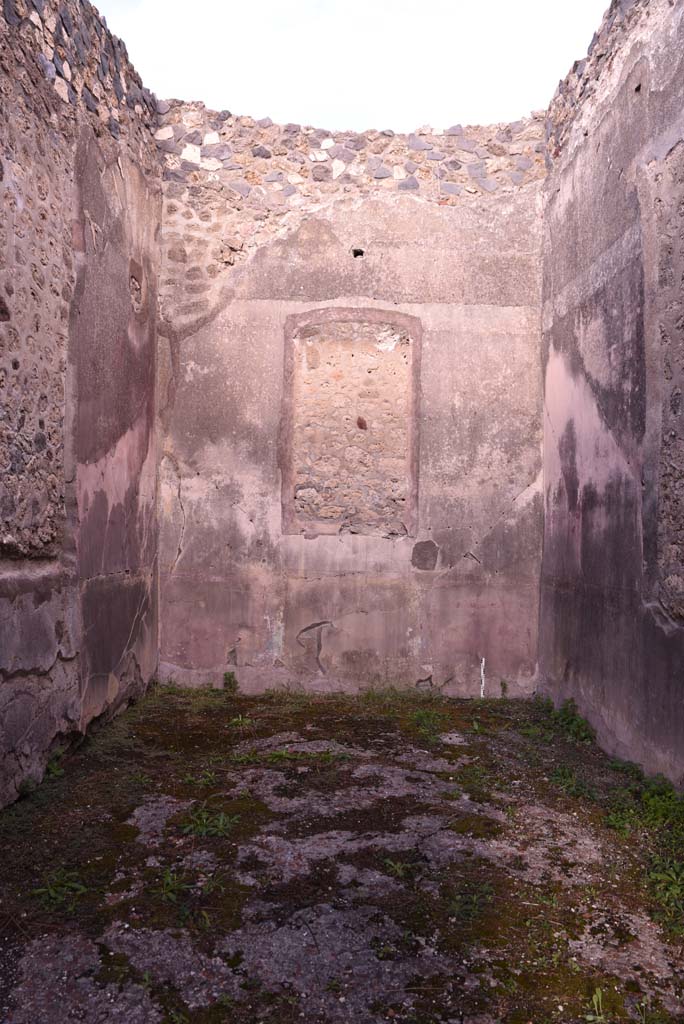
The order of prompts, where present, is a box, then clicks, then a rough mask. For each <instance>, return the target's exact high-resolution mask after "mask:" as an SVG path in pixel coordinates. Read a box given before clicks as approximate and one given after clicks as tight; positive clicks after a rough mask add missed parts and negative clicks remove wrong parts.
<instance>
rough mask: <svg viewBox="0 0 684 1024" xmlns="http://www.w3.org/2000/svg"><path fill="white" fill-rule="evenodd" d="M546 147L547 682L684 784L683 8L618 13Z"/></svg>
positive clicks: (543, 637)
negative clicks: (548, 161) (549, 162)
mask: <svg viewBox="0 0 684 1024" xmlns="http://www.w3.org/2000/svg"><path fill="white" fill-rule="evenodd" d="M549 131H550V153H551V157H552V160H553V167H552V171H551V173H550V175H549V179H548V182H547V186H546V207H545V221H544V284H543V330H544V360H543V362H544V375H545V385H544V488H545V529H544V559H543V569H542V585H541V619H540V673H541V683H542V685H543V686H544V687H545V688H546V689H547V691H548V692H550V693H551V694H552V695H553V696H554V698H555V699H556V700H561V699H566V698H568V697H573V698H575V699H576V701H577V702H578V704H579V706H580V709H581V710H582V712H583V713H584V714H586V715H588V717H589V718H590V720H591V722H592V723H593V725H594V726H595V727H596V729H597V731H598V737H599V740H600V742H601V743H602V744H603V745H604V746H606V747H607V748H608V749H610V750H612V751H614V752H615V753H616V754H618V755H619V756H620V757H624V758H628V759H630V760H636V761H639V762H640V763H641V764H643V765H644V766H645V767H646V768H647V769H648V770H649V771H651V772H658V771H660V772H664V773H665V774H666V775H668V776H669V777H670V778H672V779H674V780H675V781H677V782H682V781H683V780H684V708H683V702H684V642H683V641H684V632H683V628H684V534H683V529H684V526H683V524H684V483H683V480H684V425H683V423H682V388H683V387H684V291H683V282H684V9H682V6H681V4H671V3H669V2H668V0H651V2H650V3H644V2H640V0H639V2H628V3H622V4H617V3H614V4H612V5H611V9H610V11H609V12H608V15H607V17H606V19H605V21H604V24H603V26H602V29H601V31H600V32H599V33H598V34H597V36H596V38H595V40H594V43H593V46H592V50H591V51H590V54H589V57H588V59H587V60H586V61H583V62H581V64H579V65H577V66H576V67H575V69H574V71H573V73H572V74H571V75H570V76H569V77H568V79H567V80H566V81H565V82H564V83H562V85H561V90H560V92H559V94H558V95H557V96H556V98H555V100H554V102H553V103H552V105H551V108H550V112H549Z"/></svg>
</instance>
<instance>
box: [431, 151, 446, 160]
mask: <svg viewBox="0 0 684 1024" xmlns="http://www.w3.org/2000/svg"><path fill="white" fill-rule="evenodd" d="M444 155H445V154H444V153H440V152H439V150H437V149H435V150H433V151H432V153H428V155H427V158H428V160H443V159H444Z"/></svg>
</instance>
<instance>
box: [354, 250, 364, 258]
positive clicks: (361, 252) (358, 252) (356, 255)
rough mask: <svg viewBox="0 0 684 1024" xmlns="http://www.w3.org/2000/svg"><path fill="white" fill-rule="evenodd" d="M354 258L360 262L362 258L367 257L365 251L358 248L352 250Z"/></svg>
mask: <svg viewBox="0 0 684 1024" xmlns="http://www.w3.org/2000/svg"><path fill="white" fill-rule="evenodd" d="M352 256H353V257H354V259H355V260H358V259H359V258H360V257H361V256H365V250H364V249H358V248H356V249H352Z"/></svg>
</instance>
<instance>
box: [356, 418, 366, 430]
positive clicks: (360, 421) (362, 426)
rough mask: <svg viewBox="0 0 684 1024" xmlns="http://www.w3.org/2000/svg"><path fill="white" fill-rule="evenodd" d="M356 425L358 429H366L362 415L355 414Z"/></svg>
mask: <svg viewBox="0 0 684 1024" xmlns="http://www.w3.org/2000/svg"><path fill="white" fill-rule="evenodd" d="M356 426H357V427H358V428H359V430H368V424H367V423H366V421H365V419H364V418H363V416H357V418H356Z"/></svg>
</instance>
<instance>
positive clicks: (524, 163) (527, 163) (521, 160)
mask: <svg viewBox="0 0 684 1024" xmlns="http://www.w3.org/2000/svg"><path fill="white" fill-rule="evenodd" d="M515 166H516V167H517V168H518V170H519V171H529V169H530V167H532V161H531V160H530V158H529V157H528V156H517V157H516V158H515Z"/></svg>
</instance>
